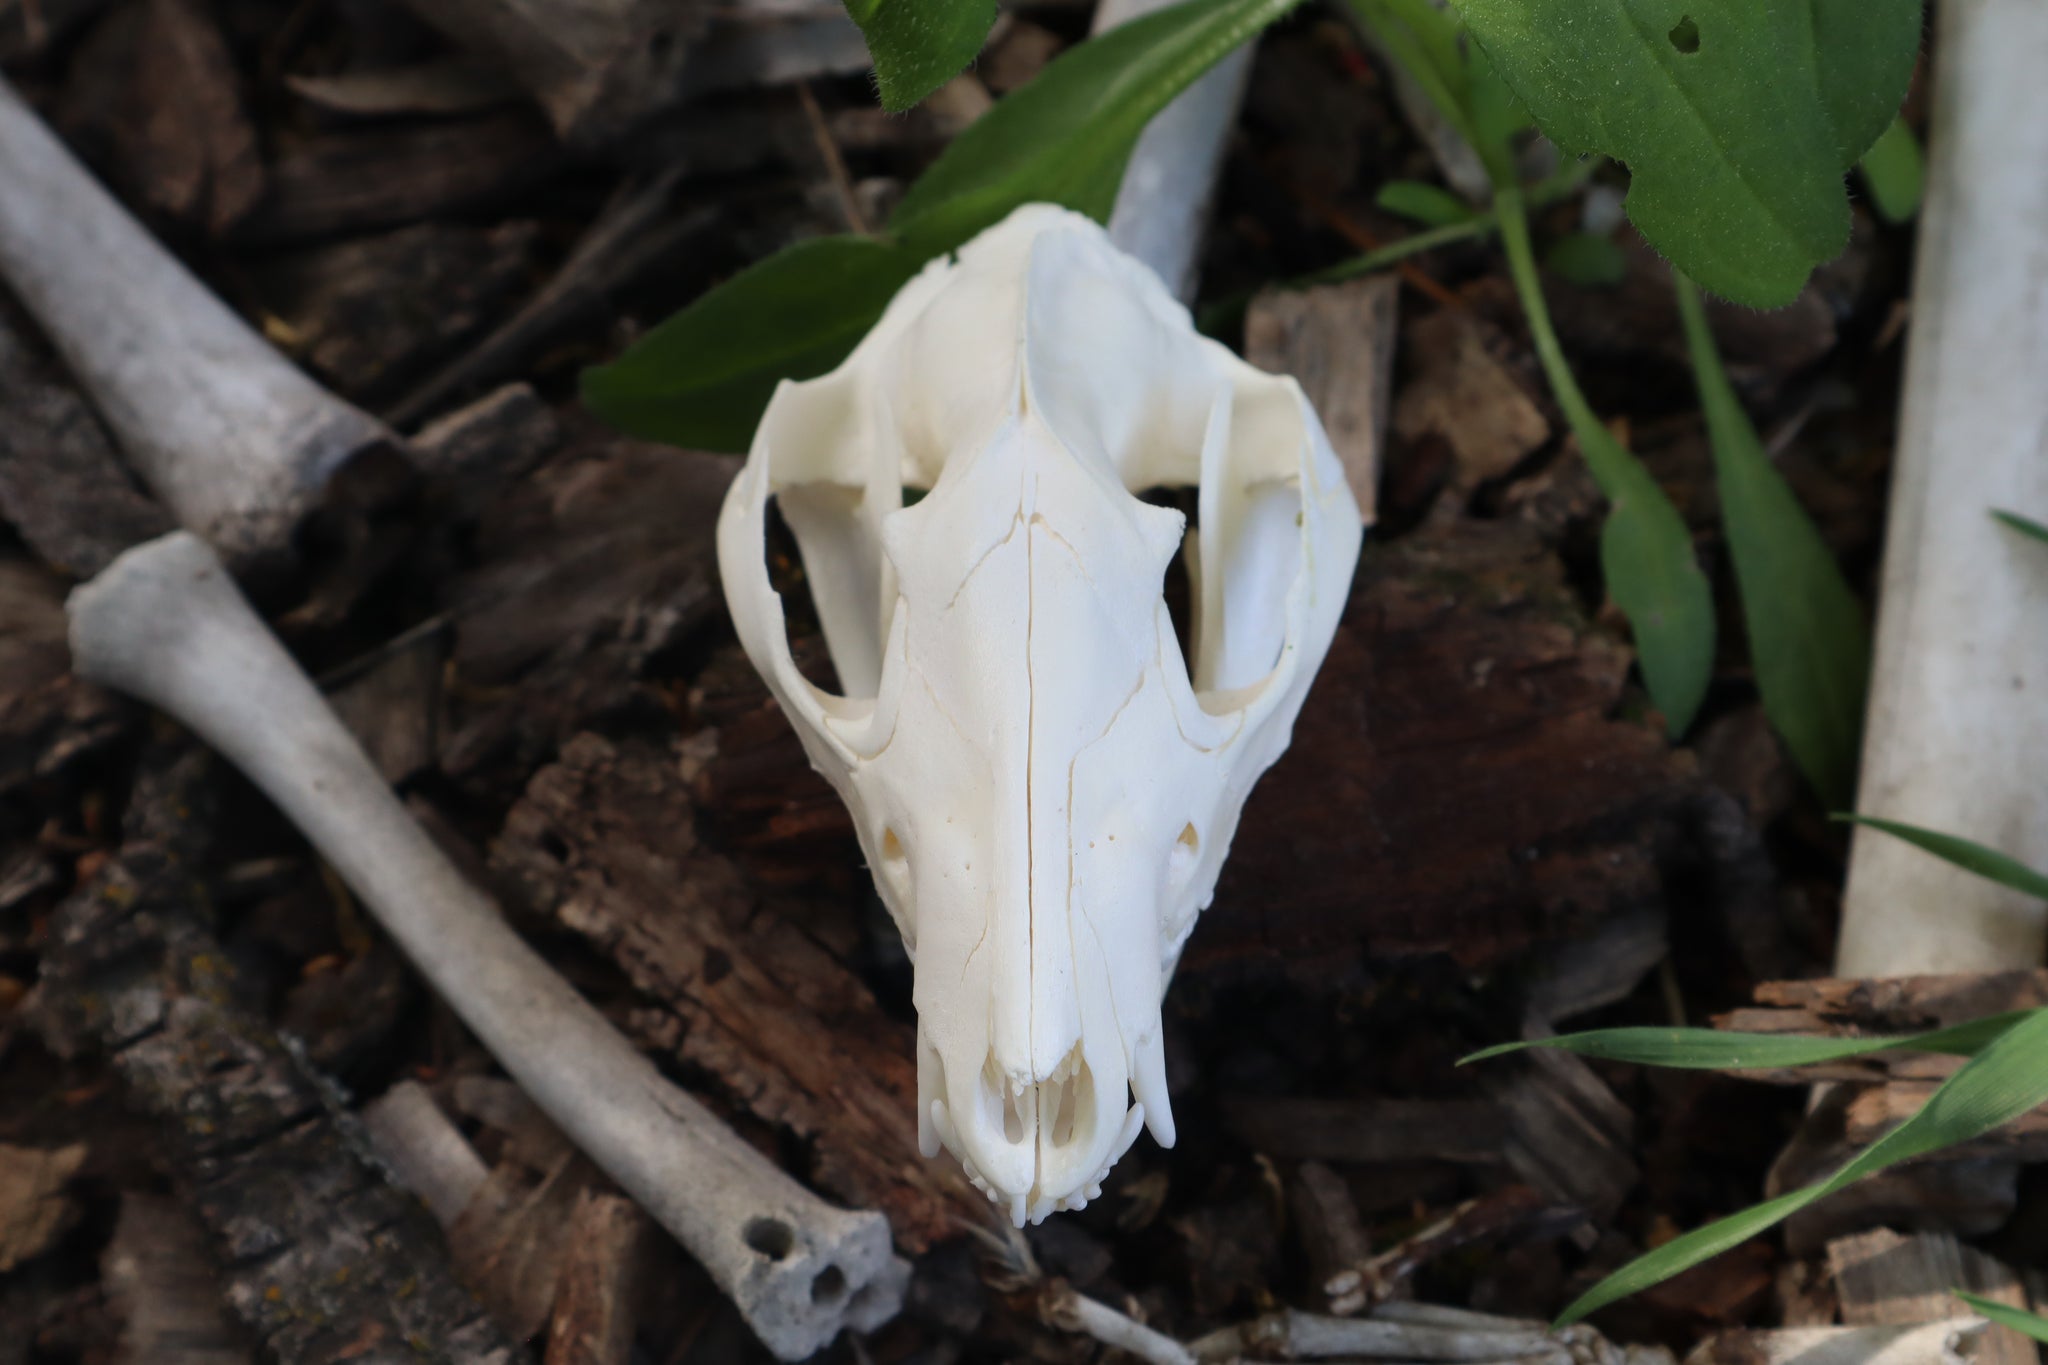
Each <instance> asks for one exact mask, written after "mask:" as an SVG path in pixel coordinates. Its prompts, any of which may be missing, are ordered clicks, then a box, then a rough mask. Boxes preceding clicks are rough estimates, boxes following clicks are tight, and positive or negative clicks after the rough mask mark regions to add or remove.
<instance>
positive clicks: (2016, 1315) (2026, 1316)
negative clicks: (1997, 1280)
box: [1949, 1289, 2048, 1342]
mask: <svg viewBox="0 0 2048 1365" xmlns="http://www.w3.org/2000/svg"><path fill="white" fill-rule="evenodd" d="M1949 1292H1950V1293H1951V1294H1954V1295H1955V1296H1956V1297H1957V1298H1959V1299H1961V1300H1962V1301H1963V1302H1964V1303H1967V1304H1968V1305H1970V1307H1971V1308H1972V1309H1974V1310H1976V1312H1977V1313H1979V1314H1980V1315H1982V1316H1983V1317H1987V1318H1989V1319H1991V1321H1993V1322H1995V1323H1997V1324H1998V1325H1999V1326H2000V1327H2010V1328H2012V1330H2013V1331H2015V1332H2018V1333H2020V1334H2021V1335H2022V1336H2029V1337H2032V1338H2033V1339H2034V1340H2036V1341H2043V1342H2048V1318H2044V1317H2042V1316H2041V1315H2040V1314H2039V1313H2029V1312H2028V1311H2027V1310H2026V1309H2024V1308H2014V1307H2013V1306H2012V1305H2011V1304H2009V1303H2000V1302H1999V1301H1998V1300H1996V1299H1987V1298H1985V1297H1984V1296H1983V1295H1981V1294H1972V1293H1970V1292H1969V1291H1968V1290H1966V1289H1952V1290H1950V1291H1949Z"/></svg>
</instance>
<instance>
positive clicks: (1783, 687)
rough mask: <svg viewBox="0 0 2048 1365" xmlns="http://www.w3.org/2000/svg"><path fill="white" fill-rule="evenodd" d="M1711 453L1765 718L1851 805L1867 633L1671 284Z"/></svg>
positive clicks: (1836, 569)
mask: <svg viewBox="0 0 2048 1365" xmlns="http://www.w3.org/2000/svg"><path fill="white" fill-rule="evenodd" d="M1672 282H1673V285H1674V286H1675V287H1676V289H1677V290H1678V311H1679V317H1680V320H1681V321H1682V322H1683V324H1684V327H1685V339H1686V345H1687V347H1688V348H1689V349H1690V350H1691V353H1692V370H1693V379H1694V382H1695V383H1697V384H1698V386H1699V392H1700V406H1701V408H1702V409H1704V410H1705V412H1706V418H1707V435H1708V438H1709V443H1710V444H1711V445H1712V447H1713V451H1714V478H1715V481H1716V483H1717V485H1718V486H1719V491H1720V494H1721V520H1722V523H1723V525H1724V526H1725V527H1726V528H1727V533H1728V551H1729V557H1730V558H1732V559H1733V560H1734V561H1735V583H1736V586H1737V588H1739V589H1740V590H1741V593H1742V618H1743V624H1744V625H1745V626H1746V627H1747V628H1748V631H1749V653H1750V659H1751V661H1752V663H1753V664H1754V666H1755V669H1756V682H1757V690H1758V691H1760V692H1762V693H1763V699H1764V714H1765V715H1767V716H1768V717H1769V718H1770V722H1771V725H1772V726H1773V727H1774V728H1775V729H1776V730H1777V732H1778V733H1779V735H1781V736H1782V737H1783V738H1784V740H1785V747H1786V748H1787V749H1788V750H1790V751H1791V754H1792V760H1793V762H1795V763H1797V764H1798V765H1799V771H1800V772H1802V773H1804V774H1805V775H1806V780H1807V781H1808V782H1810V783H1812V784H1813V788H1814V790H1815V791H1817V792H1819V793H1820V795H1821V799H1823V800H1824V801H1827V802H1828V803H1829V804H1830V805H1833V806H1841V805H1845V804H1847V803H1848V802H1849V801H1850V800H1851V799H1852V798H1853V797H1854V795H1855V790H1856V788H1855V779H1856V759H1857V754H1858V751H1859V749H1860V746H1861V743H1862V734H1863V695H1864V691H1865V689H1866V687H1867V686H1868V684H1869V680H1870V625H1869V622H1868V620H1867V619H1866V617H1865V616H1864V612H1863V604H1862V603H1861V602H1859V601H1858V600H1857V599H1856V594H1855V592H1854V591H1853V590H1852V589H1851V588H1850V587H1849V581H1848V580H1847V579H1846V578H1844V577H1843V576H1842V568H1841V565H1839V564H1837V563H1836V562H1835V557H1834V555H1833V553H1832V552H1830V551H1829V549H1828V547H1827V543H1826V542H1825V541H1823V540H1822V539H1821V537H1820V531H1819V530H1818V529H1816V528H1815V526H1814V524H1813V520H1812V518H1810V517H1808V516H1807V515H1806V509H1805V508H1803V507H1801V506H1800V505H1799V499H1798V497H1797V496H1796V495H1795V494H1794V493H1793V492H1792V487H1791V485H1790V484H1788V483H1786V482H1785V477H1784V475H1782V474H1780V473H1779V472H1778V469H1777V466H1775V465H1773V464H1772V463H1771V458H1770V456H1769V455H1767V454H1765V453H1764V448H1763V443H1762V442H1761V441H1759V440H1758V439H1757V435H1756V428H1755V427H1753V426H1751V425H1750V422H1749V416H1748V414H1747V413H1745V412H1744V411H1743V410H1742V404H1741V402H1740V401H1739V400H1738V399H1737V398H1736V397H1735V390H1734V388H1733V387H1731V386H1730V385H1729V383H1728V375H1727V373H1726V372H1725V371H1724V370H1723V369H1722V368H1721V357H1720V353H1719V352H1718V351H1716V350H1715V347H1714V336H1713V333H1712V331H1711V330H1709V328H1708V326H1707V314H1706V309H1705V307H1704V306H1703V305H1702V304H1701V301H1700V296H1699V291H1698V290H1696V289H1694V288H1693V287H1692V285H1691V283H1690V282H1689V281H1687V280H1686V279H1685V277H1684V276H1682V275H1678V276H1674V278H1673V281H1672Z"/></svg>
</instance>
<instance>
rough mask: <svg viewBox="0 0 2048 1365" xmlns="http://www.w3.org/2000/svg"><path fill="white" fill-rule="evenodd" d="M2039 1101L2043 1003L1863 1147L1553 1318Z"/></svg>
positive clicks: (2045, 1039) (1626, 1291)
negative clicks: (1817, 1177)
mask: <svg viewBox="0 0 2048 1365" xmlns="http://www.w3.org/2000/svg"><path fill="white" fill-rule="evenodd" d="M2044 1100H2048V1010H2030V1011H2028V1012H2027V1013H2026V1016H2025V1017H2024V1018H2022V1019H2021V1020H2020V1021H2019V1022H2017V1023H2015V1024H2014V1025H2012V1026H2011V1027H2010V1028H2008V1029H2006V1030H2005V1031H2004V1032H2003V1033H2001V1034H2000V1035H1999V1036H1998V1037H1997V1038H1995V1039H1993V1040H1992V1041H1991V1042H1989V1043H1987V1044H1986V1045H1985V1046H1984V1048H1983V1050H1982V1051H1980V1052H1978V1053H1977V1055H1976V1056H1974V1057H1972V1058H1971V1059H1970V1060H1969V1061H1967V1062H1965V1063H1964V1064H1963V1067H1962V1069H1961V1070H1960V1071H1958V1072H1956V1073H1955V1075H1953V1076H1951V1077H1949V1078H1948V1080H1946V1081H1944V1082H1943V1083H1942V1085H1941V1088H1940V1089H1938V1090H1936V1091H1935V1092H1934V1094H1933V1095H1931V1096H1929V1097H1928V1100H1927V1103H1926V1104H1924V1105H1922V1106H1921V1108H1920V1112H1919V1113H1917V1114H1915V1115H1913V1117H1911V1118H1909V1119H1907V1120H1906V1121H1905V1122H1904V1123H1902V1124H1900V1125H1899V1126H1898V1127H1896V1128H1894V1129H1892V1130H1891V1131H1890V1132H1889V1133H1886V1134H1885V1135H1884V1136H1883V1137H1881V1138H1879V1139H1878V1140H1877V1141H1876V1142H1873V1143H1872V1144H1870V1146H1868V1147H1866V1148H1864V1150H1863V1152H1862V1154H1861V1155H1859V1156H1857V1157H1856V1158H1855V1159H1854V1160H1853V1161H1850V1162H1849V1163H1848V1164H1847V1165H1845V1166H1843V1167H1842V1168H1841V1169H1840V1170H1838V1171H1836V1172H1835V1173H1834V1174H1833V1175H1832V1176H1830V1177H1828V1178H1827V1179H1826V1180H1823V1181H1820V1182H1818V1183H1817V1184H1813V1185H1808V1186H1807V1187H1805V1188H1804V1189H1799V1190H1794V1191H1792V1192H1791V1193H1789V1194H1783V1195H1780V1196H1778V1197H1777V1198H1776V1199H1772V1200H1769V1201H1767V1202H1765V1203H1762V1204H1758V1205H1756V1206H1755V1207H1754V1208H1748V1209H1744V1210H1743V1211H1742V1212H1740V1213H1737V1214H1733V1215H1730V1216H1729V1217H1727V1218H1723V1219H1721V1220H1719V1221H1718V1222H1714V1223H1709V1224H1708V1225H1707V1226H1705V1227H1703V1228H1696V1229H1694V1230H1693V1231H1692V1232H1688V1233H1686V1234H1685V1235H1684V1236H1682V1237H1678V1238H1676V1239H1674V1240H1672V1241H1670V1242H1667V1243H1665V1244H1664V1245H1663V1246H1661V1247H1658V1248H1657V1249H1656V1250H1654V1251H1650V1252H1646V1253H1645V1254H1643V1255H1641V1256H1638V1257H1637V1258H1636V1259H1635V1260H1633V1261H1630V1262H1629V1263H1628V1264H1627V1265H1625V1266H1623V1267H1622V1268H1621V1269H1619V1270H1617V1271H1615V1272H1614V1273H1613V1274H1612V1275H1609V1276H1608V1277H1607V1278H1606V1279H1604V1280H1602V1281H1601V1282H1600V1283H1599V1284H1596V1285H1594V1286H1593V1287H1592V1288H1591V1289H1589V1290H1587V1291H1586V1293H1585V1294H1583V1295H1582V1296H1580V1298H1579V1299H1578V1301H1577V1302H1575V1303H1573V1304H1572V1305H1571V1307H1569V1308H1567V1309H1565V1311H1564V1312H1563V1313H1562V1314H1560V1315H1559V1317H1558V1324H1559V1325H1560V1326H1562V1325H1564V1324H1567V1323H1573V1322H1577V1321H1578V1320H1579V1319H1581V1318H1583V1317H1585V1316H1586V1315H1587V1314H1588V1313H1592V1312H1594V1311H1596V1310H1598V1309H1601V1308H1604V1307H1606V1306H1607V1305H1608V1304H1610V1303H1613V1302H1614V1301H1615V1300H1617V1299H1621V1298H1626V1297H1627V1296H1628V1295H1630V1294H1633V1293H1636V1292H1637V1291H1639V1290H1642V1289H1647V1288H1648V1287H1649V1286H1651V1285H1653V1284H1657V1283H1659V1282H1661V1281H1663V1280H1667V1279H1669V1278H1671V1277H1672V1276H1673V1275H1676V1274H1678V1273H1679V1272H1680V1271H1683V1270H1689V1269H1691V1268H1692V1267H1693V1266H1695V1265H1698V1264H1699V1263H1700V1262H1701V1261H1705V1260H1708V1259H1710V1258H1712V1257H1714V1256H1718V1255H1720V1254H1721V1253H1722V1252H1724V1251H1727V1250H1728V1249H1729V1248H1731V1247H1734V1246H1736V1245H1738V1244H1740V1243H1742V1242H1745V1241H1747V1240H1748V1239H1750V1238H1751V1237H1754V1236H1756V1235H1757V1234H1758V1233H1760V1232H1764V1231H1766V1230H1768V1229H1769V1228H1771V1227H1773V1226H1775V1225H1776V1224H1778V1223H1779V1222H1781V1221H1783V1220H1784V1219H1786V1218H1788V1217H1790V1216H1791V1215H1792V1214H1794V1213H1797V1212H1798V1211H1799V1210H1800V1209H1803V1208H1805V1207H1806V1206H1807V1205H1809V1204H1812V1203H1814V1202H1815V1201H1817V1200H1820V1199H1824V1198H1826V1197H1827V1196H1828V1195H1831V1194H1833V1193H1834V1192H1835V1191H1837V1190H1839V1189H1842V1188H1844V1187H1845V1186H1848V1185H1851V1184H1854V1183H1855V1182H1856V1181H1858V1180H1861V1179H1862V1178H1863V1177H1864V1176H1867V1175H1874V1174H1875V1173H1877V1172H1878V1171H1881V1170H1883V1169H1885V1168H1886V1167H1888V1166H1892V1165H1896V1164H1897V1163H1899V1162H1901V1161H1909V1160H1911V1159H1912V1158H1914V1157H1917V1156H1924V1155H1926V1154H1927V1153H1929V1152H1932V1151H1937V1150H1939V1149H1941V1148H1943V1147H1953V1146H1955V1145H1956V1144H1958V1143H1961V1142H1968V1141H1969V1140H1970V1139H1972V1138H1975V1137H1977V1136H1979V1135H1981V1134H1983V1133H1987V1132H1989V1131H1991V1130H1992V1129H1993V1128H1997V1127H2000V1126H2002V1125H2004V1124H2006V1123H2010V1122H2011V1121H2012V1120H2014V1119H2016V1118H2018V1117H2019V1116H2020V1115H2022V1114H2024V1113H2026V1112H2027V1111H2028V1110H2030V1109H2032V1108H2034V1107H2035V1106H2036V1105H2038V1104H2040V1103H2042V1102H2043V1101H2044Z"/></svg>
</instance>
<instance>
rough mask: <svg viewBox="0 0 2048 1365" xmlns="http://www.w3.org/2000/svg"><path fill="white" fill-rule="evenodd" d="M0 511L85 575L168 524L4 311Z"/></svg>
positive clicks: (42, 551)
mask: <svg viewBox="0 0 2048 1365" xmlns="http://www.w3.org/2000/svg"><path fill="white" fill-rule="evenodd" d="M0 412H4V413H6V420H5V421H0V516H4V517H5V518H6V519H7V521H8V523H9V524H10V525H12V526H13V527H14V529H15V530H16V531H18V532H20V533H21V538H22V539H23V540H25V541H27V542H28V545H29V548H30V549H32V550H34V551H35V552H36V553H37V554H38V555H40V556H42V558H43V560H44V561H45V562H47V563H48V564H50V565H52V566H53V567H55V568H57V569H59V570H62V571H63V572H65V573H68V574H75V575H76V576H78V577H80V578H90V577H91V576H92V575H94V574H96V573H98V572H99V571H100V570H101V569H104V568H105V567H106V566H107V565H108V564H109V563H111V562H112V561H113V558H114V556H115V555H117V554H119V553H121V551H123V550H125V549H127V548H128V547H129V546H130V545H135V544H138V543H140V542H142V541H145V540H148V539H150V538H152V537H154V536H159V535H162V534H163V533H164V532H165V531H168V530H170V529H171V519H170V516H169V515H168V514H167V513H166V512H165V511H164V510H163V508H162V507H160V506H158V505H157V503H156V502H155V501H154V500H153V499H151V498H150V497H149V495H148V494H146V493H144V492H143V491H142V490H141V489H139V488H137V487H136V486H135V482H134V480H133V479H132V478H131V477H130V476H129V473H128V471H127V469H126V468H125V467H124V466H123V465H122V463H121V460H120V457H119V456H117V455H116V454H115V453H114V447H113V444H112V443H111V442H110V441H108V439H107V434H106V431H105V430H104V429H103V428H102V427H101V426H100V424H99V419H98V418H97V417H95V416H93V412H92V409H91V408H90V407H88V406H87V405H86V402H85V400H84V399H83V398H81V397H79V396H78V392H77V390H75V389H73V388H72V387H71V386H70V385H69V384H68V383H66V382H64V381H63V379H62V378H60V377H59V375H58V374H57V373H56V367H55V366H54V365H46V364H43V363H41V362H40V361H38V360H37V359H36V357H35V355H34V354H33V352H32V350H31V348H30V347H29V344H28V342H27V339H26V338H25V337H24V336H23V334H22V333H21V331H19V330H18V329H17V328H16V327H15V326H14V325H13V324H12V323H11V322H10V321H9V319H8V317H7V315H6V313H5V312H0Z"/></svg>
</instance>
